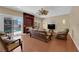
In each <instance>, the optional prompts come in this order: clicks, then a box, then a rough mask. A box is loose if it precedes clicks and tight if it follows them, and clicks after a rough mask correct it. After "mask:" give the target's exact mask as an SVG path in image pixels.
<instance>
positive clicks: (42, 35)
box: [30, 30, 50, 42]
mask: <svg viewBox="0 0 79 59" xmlns="http://www.w3.org/2000/svg"><path fill="white" fill-rule="evenodd" d="M30 37H32V38H35V39H39V40H41V41H44V42H48V41H49V40H50V39H49V36H48V35H47V32H46V31H38V30H31V31H30Z"/></svg>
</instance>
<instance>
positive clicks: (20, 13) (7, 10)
mask: <svg viewBox="0 0 79 59" xmlns="http://www.w3.org/2000/svg"><path fill="white" fill-rule="evenodd" d="M0 13H2V14H9V15H13V16H21V17H22V16H23V13H22V12H18V11H15V10H11V9H7V8H4V7H1V6H0Z"/></svg>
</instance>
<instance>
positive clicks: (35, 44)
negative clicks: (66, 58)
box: [22, 34, 77, 52]
mask: <svg viewBox="0 0 79 59" xmlns="http://www.w3.org/2000/svg"><path fill="white" fill-rule="evenodd" d="M22 39H23V51H24V52H76V51H77V48H76V47H75V45H74V43H73V41H72V39H71V37H70V36H69V35H68V37H67V40H58V39H55V38H52V40H51V41H49V42H48V43H45V42H42V41H40V40H38V39H35V38H30V36H29V35H26V34H24V35H22Z"/></svg>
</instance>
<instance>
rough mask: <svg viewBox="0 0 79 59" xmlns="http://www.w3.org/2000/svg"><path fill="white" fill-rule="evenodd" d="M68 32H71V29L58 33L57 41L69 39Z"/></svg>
mask: <svg viewBox="0 0 79 59" xmlns="http://www.w3.org/2000/svg"><path fill="white" fill-rule="evenodd" d="M68 32H69V29H66V30H65V31H63V32H58V33H57V35H56V38H57V39H67V34H68Z"/></svg>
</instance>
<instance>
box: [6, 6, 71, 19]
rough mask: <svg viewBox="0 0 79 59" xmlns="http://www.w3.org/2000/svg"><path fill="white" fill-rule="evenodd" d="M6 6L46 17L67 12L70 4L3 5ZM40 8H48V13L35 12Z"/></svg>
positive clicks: (69, 9)
mask: <svg viewBox="0 0 79 59" xmlns="http://www.w3.org/2000/svg"><path fill="white" fill-rule="evenodd" d="M5 7H6V8H9V9H13V10H17V11H20V12H26V13H29V14H33V15H35V16H37V17H41V18H47V17H52V16H59V15H65V14H69V13H70V11H71V8H72V7H71V6H5ZM41 8H44V9H46V10H48V15H46V16H40V15H39V14H38V13H37V12H38V10H40V9H41Z"/></svg>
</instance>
